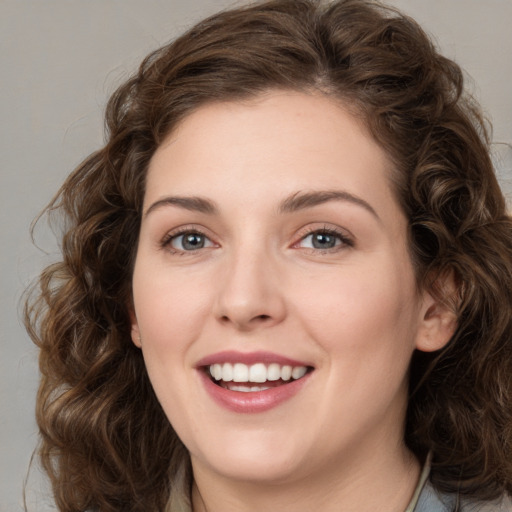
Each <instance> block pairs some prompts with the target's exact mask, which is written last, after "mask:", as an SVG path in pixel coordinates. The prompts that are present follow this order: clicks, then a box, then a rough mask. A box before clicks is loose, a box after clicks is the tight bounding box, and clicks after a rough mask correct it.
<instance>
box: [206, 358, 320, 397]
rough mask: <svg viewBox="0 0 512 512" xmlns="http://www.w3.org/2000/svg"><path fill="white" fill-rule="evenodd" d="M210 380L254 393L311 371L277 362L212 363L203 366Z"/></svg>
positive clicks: (225, 386) (280, 384) (229, 388)
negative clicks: (248, 363) (250, 363)
mask: <svg viewBox="0 0 512 512" xmlns="http://www.w3.org/2000/svg"><path fill="white" fill-rule="evenodd" d="M205 370H206V373H207V375H208V376H209V377H210V378H211V380H212V382H214V383H215V384H217V385H218V386H220V387H222V388H224V389H228V390H230V391H240V392H242V393H251V392H252V393H254V392H257V391H266V390H267V389H273V388H276V387H279V386H284V385H286V384H289V383H291V382H294V381H296V380H299V379H302V378H303V377H304V376H305V375H306V374H308V373H310V372H311V371H313V368H312V367H309V366H291V365H281V364H278V363H270V364H268V365H267V364H264V363H256V364H252V365H247V364H244V363H234V364H232V363H223V364H219V363H216V364H212V365H210V366H207V367H205Z"/></svg>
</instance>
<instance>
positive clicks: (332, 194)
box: [279, 190, 380, 220]
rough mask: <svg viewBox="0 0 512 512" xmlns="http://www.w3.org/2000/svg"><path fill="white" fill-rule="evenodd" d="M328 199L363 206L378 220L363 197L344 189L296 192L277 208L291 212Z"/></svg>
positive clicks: (284, 211) (310, 206) (322, 202)
mask: <svg viewBox="0 0 512 512" xmlns="http://www.w3.org/2000/svg"><path fill="white" fill-rule="evenodd" d="M329 201H346V202H349V203H352V204H355V205H357V206H361V207H363V208H364V209H365V210H367V211H368V212H370V213H371V214H372V215H373V216H374V217H376V218H377V219H379V220H380V217H379V216H378V214H377V212H376V211H375V210H374V208H373V207H372V206H371V205H370V204H369V203H367V202H366V201H365V200H364V199H361V198H360V197H358V196H355V195H353V194H351V193H350V192H347V191H345V190H320V191H312V192H297V193H296V194H293V195H292V196H290V197H289V198H287V199H285V200H284V201H283V202H282V203H281V206H280V208H279V210H280V212H282V213H291V212H295V211H297V210H303V209H305V208H312V207H313V206H318V205H320V204H324V203H327V202H329Z"/></svg>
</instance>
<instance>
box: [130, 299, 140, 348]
mask: <svg viewBox="0 0 512 512" xmlns="http://www.w3.org/2000/svg"><path fill="white" fill-rule="evenodd" d="M130 322H131V336H132V342H133V344H134V345H135V346H136V347H138V348H142V339H141V336H140V330H139V324H138V322H137V317H136V316H135V311H133V309H130Z"/></svg>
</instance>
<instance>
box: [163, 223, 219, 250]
mask: <svg viewBox="0 0 512 512" xmlns="http://www.w3.org/2000/svg"><path fill="white" fill-rule="evenodd" d="M187 233H197V234H198V235H201V236H204V237H205V238H206V239H208V240H209V241H210V242H211V243H212V244H213V246H217V247H218V244H217V243H216V242H215V241H214V240H213V237H212V236H211V235H210V234H209V233H208V230H206V229H204V228H203V227H202V226H198V225H196V224H186V225H184V226H179V227H176V228H174V229H171V230H170V231H168V232H167V233H166V234H165V235H164V236H163V238H162V239H161V240H160V242H159V245H160V247H161V248H162V249H165V250H167V251H169V252H171V253H173V254H186V253H194V252H195V251H183V250H180V249H176V248H175V247H172V245H171V242H172V241H173V239H175V238H177V237H179V236H181V235H185V234H187ZM210 248H211V247H203V248H200V249H210ZM200 249H197V251H199V250H200Z"/></svg>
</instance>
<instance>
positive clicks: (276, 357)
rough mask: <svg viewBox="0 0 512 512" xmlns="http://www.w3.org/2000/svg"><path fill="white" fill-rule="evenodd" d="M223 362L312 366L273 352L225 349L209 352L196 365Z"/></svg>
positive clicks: (198, 366) (201, 365) (202, 365)
mask: <svg viewBox="0 0 512 512" xmlns="http://www.w3.org/2000/svg"><path fill="white" fill-rule="evenodd" d="M223 363H231V364H235V363H243V364H246V365H252V364H256V363H264V364H271V363H277V364H280V365H282V366H284V365H289V366H310V367H311V366H312V365H311V364H309V363H307V362H304V361H298V360H297V359H292V358H290V357H287V356H283V355H280V354H275V353H273V352H265V351H257V352H238V351H236V350H226V351H222V352H217V353H215V354H210V355H208V356H206V357H204V358H202V359H201V360H200V361H198V362H197V364H196V367H197V368H200V367H205V366H210V365H212V364H223Z"/></svg>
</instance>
